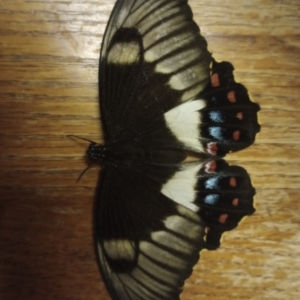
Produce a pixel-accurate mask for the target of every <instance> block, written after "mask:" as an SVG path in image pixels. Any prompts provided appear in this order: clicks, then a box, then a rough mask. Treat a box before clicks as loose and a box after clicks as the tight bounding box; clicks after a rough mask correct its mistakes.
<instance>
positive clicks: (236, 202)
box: [232, 198, 239, 206]
mask: <svg viewBox="0 0 300 300" xmlns="http://www.w3.org/2000/svg"><path fill="white" fill-rule="evenodd" d="M232 205H233V206H238V205H239V199H238V198H234V199H233V200H232Z"/></svg>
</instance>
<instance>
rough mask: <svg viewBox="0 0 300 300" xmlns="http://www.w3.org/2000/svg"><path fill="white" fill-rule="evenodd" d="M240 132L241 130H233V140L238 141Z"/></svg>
mask: <svg viewBox="0 0 300 300" xmlns="http://www.w3.org/2000/svg"><path fill="white" fill-rule="evenodd" d="M240 134H241V132H240V131H239V130H237V131H235V132H234V133H233V139H234V140H235V141H238V140H239V139H240Z"/></svg>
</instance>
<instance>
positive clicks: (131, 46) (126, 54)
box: [107, 41, 141, 65]
mask: <svg viewBox="0 0 300 300" xmlns="http://www.w3.org/2000/svg"><path fill="white" fill-rule="evenodd" d="M140 51H141V49H140V45H139V44H138V43H136V42H134V41H132V42H124V43H116V44H114V45H113V47H112V48H111V49H110V51H109V53H108V57H107V62H108V63H111V64H121V65H129V64H132V63H135V62H138V61H139V59H140Z"/></svg>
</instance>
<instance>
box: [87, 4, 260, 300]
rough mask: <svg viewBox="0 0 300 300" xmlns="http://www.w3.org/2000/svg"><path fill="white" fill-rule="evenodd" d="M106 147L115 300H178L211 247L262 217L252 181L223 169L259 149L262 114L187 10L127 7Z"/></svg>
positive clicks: (102, 219) (105, 234) (104, 97)
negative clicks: (247, 220)
mask: <svg viewBox="0 0 300 300" xmlns="http://www.w3.org/2000/svg"><path fill="white" fill-rule="evenodd" d="M99 82H100V84H99V85H100V104H101V113H102V118H103V125H104V128H105V134H106V144H105V145H99V144H96V143H94V142H93V143H91V145H90V146H89V149H88V156H89V158H90V159H91V160H92V161H94V162H101V163H102V164H103V170H102V176H101V177H102V181H101V192H100V195H99V203H98V208H97V219H98V223H97V230H98V232H97V234H98V248H99V256H100V264H101V269H102V272H103V275H104V278H105V280H106V283H107V285H108V288H109V290H110V293H111V296H112V298H113V299H122V300H127V299H128V300H129V299H130V300H133V299H135V300H136V299H145V300H148V299H149V300H150V299H153V300H154V299H155V300H157V299H170V300H174V299H179V295H180V293H181V291H182V287H183V284H184V281H185V279H186V278H188V277H189V275H190V274H191V272H192V268H193V266H194V265H195V264H196V262H197V261H198V259H199V251H200V250H201V249H202V248H208V249H216V248H217V247H219V244H220V237H221V234H222V233H223V232H224V231H226V230H231V229H233V228H234V227H236V226H237V224H238V222H239V221H240V220H241V219H242V218H243V217H244V216H245V215H249V214H252V213H253V212H254V208H253V196H254V194H255V190H254V188H253V187H252V185H251V182H250V178H249V176H248V174H247V172H246V171H245V170H244V169H243V168H241V167H238V166H229V165H228V164H227V163H226V162H225V161H224V160H222V159H220V157H221V156H224V155H225V154H226V153H228V152H231V151H236V150H240V149H243V148H245V147H248V146H249V145H251V144H252V143H253V142H254V139H255V135H256V133H257V132H258V131H259V129H260V127H259V125H258V122H257V112H258V110H259V106H258V105H257V104H256V103H253V102H251V101H250V99H249V97H248V94H247V90H246V88H245V87H244V86H243V85H241V84H238V83H236V82H235V81H234V78H233V67H232V65H231V64H230V63H228V62H222V63H217V62H216V61H214V60H213V58H212V57H211V55H210V53H209V52H208V50H207V44H206V41H205V39H204V38H203V37H202V36H201V35H200V34H199V28H198V26H197V25H196V24H195V23H194V21H193V20H192V11H191V9H190V7H189V6H188V5H187V1H185V0H118V1H117V2H116V4H115V7H114V10H113V12H112V14H111V17H110V20H109V23H108V26H107V28H106V32H105V36H104V40H103V44H102V50H101V59H100V72H99Z"/></svg>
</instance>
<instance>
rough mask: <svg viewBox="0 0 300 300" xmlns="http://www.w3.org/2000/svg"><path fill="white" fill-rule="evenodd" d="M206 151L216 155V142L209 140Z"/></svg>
mask: <svg viewBox="0 0 300 300" xmlns="http://www.w3.org/2000/svg"><path fill="white" fill-rule="evenodd" d="M206 152H207V153H209V154H211V155H216V154H217V152H218V146H217V143H214V142H211V143H208V144H207V145H206Z"/></svg>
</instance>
